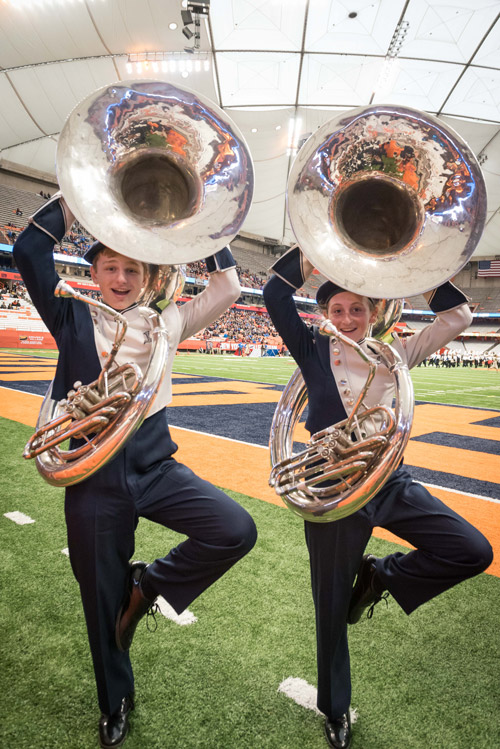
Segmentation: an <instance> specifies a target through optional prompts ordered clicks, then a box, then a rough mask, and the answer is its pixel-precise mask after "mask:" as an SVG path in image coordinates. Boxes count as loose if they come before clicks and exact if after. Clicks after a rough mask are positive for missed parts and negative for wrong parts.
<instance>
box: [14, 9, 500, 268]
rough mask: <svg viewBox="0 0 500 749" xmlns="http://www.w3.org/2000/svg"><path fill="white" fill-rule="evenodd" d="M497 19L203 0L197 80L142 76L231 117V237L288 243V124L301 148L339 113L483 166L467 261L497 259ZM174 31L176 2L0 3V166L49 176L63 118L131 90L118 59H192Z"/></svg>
mask: <svg viewBox="0 0 500 749" xmlns="http://www.w3.org/2000/svg"><path fill="white" fill-rule="evenodd" d="M499 14H500V0H439V1H438V2H436V1H433V0H212V2H211V8H210V17H209V21H208V22H207V20H206V19H205V18H203V19H202V20H201V29H200V30H201V39H200V52H201V53H202V54H203V53H205V56H206V55H208V57H209V59H210V62H211V65H210V70H209V71H208V72H207V71H205V70H203V66H202V70H201V71H199V72H190V73H189V74H188V76H187V77H186V78H184V77H182V76H181V72H179V71H177V72H175V73H172V72H168V73H162V72H161V68H160V72H158V73H156V72H154V73H153V71H152V68H151V66H150V68H149V70H145V71H144V75H145V77H148V78H152V77H153V78H156V79H160V80H161V79H165V80H170V81H172V82H173V83H176V84H178V85H180V86H187V87H189V88H191V89H194V90H196V91H198V92H200V93H202V94H204V95H206V96H208V97H209V98H211V99H212V100H213V101H215V102H216V103H217V104H219V106H221V107H223V108H224V109H225V110H226V111H227V112H228V114H230V116H231V117H232V118H233V119H234V121H235V122H236V123H237V124H238V126H239V127H240V129H241V130H242V132H243V134H244V136H245V138H246V140H247V143H248V145H249V148H250V151H251V153H252V157H253V159H254V165H255V173H256V190H255V194H254V202H253V205H252V208H251V210H250V213H249V215H248V217H247V220H246V222H245V224H244V226H243V227H242V229H243V231H246V232H249V233H252V234H256V235H259V236H264V237H270V238H274V239H276V240H278V241H280V242H284V243H289V242H292V241H293V235H292V233H291V229H290V225H289V223H288V221H287V218H286V200H285V193H286V181H287V175H288V172H289V169H290V163H291V159H292V158H293V155H291V154H290V153H289V149H288V148H287V146H288V138H289V123H290V120H291V118H294V117H295V118H297V119H299V121H300V123H301V124H300V132H299V133H298V134H299V135H300V136H304V135H306V134H308V133H312V132H314V131H315V130H316V129H317V127H319V126H320V125H321V124H323V123H324V122H325V121H327V120H328V119H330V118H331V117H332V116H333V115H334V114H336V112H338V111H339V110H348V109H351V108H353V107H358V106H365V105H369V104H379V103H384V104H394V105H400V106H411V107H416V108H417V109H421V110H424V111H427V112H430V113H432V114H435V115H437V116H438V117H440V118H441V119H442V120H443V121H444V122H445V123H448V124H449V125H451V126H452V127H453V128H454V129H455V130H457V131H458V132H459V133H460V134H461V135H462V137H464V138H465V140H467V141H468V143H469V145H470V146H471V148H472V149H473V151H474V152H475V153H476V154H477V155H479V158H480V162H481V163H482V164H483V172H484V176H485V180H486V183H487V189H488V222H487V226H486V229H485V232H484V234H483V238H482V239H481V242H480V244H479V246H478V248H477V249H476V252H475V257H483V258H484V257H493V256H495V255H496V254H500V248H499V237H500V210H499V206H500V180H499V179H498V177H499V173H500V136H499V130H500V69H499V68H500V65H499V62H500V20H499ZM172 23H176V24H177V28H176V29H171V28H169V25H170V24H172ZM182 25H183V24H182V21H181V2H180V0H3V2H2V4H1V5H0V100H1V101H2V107H1V111H0V158H1V159H3V160H5V161H9V162H13V163H15V164H20V165H23V166H26V167H30V168H32V169H36V170H40V171H43V172H49V173H52V174H54V173H55V149H56V143H57V137H58V133H59V132H60V130H61V127H62V125H63V123H64V121H65V119H66V117H67V116H68V114H69V112H70V111H71V110H72V109H73V107H74V106H75V105H76V104H77V103H78V101H80V100H81V99H82V98H84V97H85V96H86V95H88V94H89V93H90V92H92V91H94V90H95V89H97V88H99V87H101V86H104V85H107V84H109V83H112V82H114V81H116V80H119V79H121V80H127V79H129V78H131V77H137V74H136V72H135V70H134V73H133V75H132V76H131V75H130V74H129V73H127V69H126V63H127V60H128V57H127V56H128V55H129V54H130V53H145V52H148V53H153V52H163V53H170V54H171V55H173V56H174V57H176V59H177V61H179V60H180V59H181V57H183V58H185V59H186V58H188V57H189V58H190V59H193V56H192V55H186V54H185V53H184V48H185V46H188V47H192V41H189V42H188V41H187V40H186V38H185V36H184V35H183V34H182ZM398 27H399V29H400V31H399V34H398V31H397V29H398ZM191 28H193V27H191ZM396 53H397V54H396ZM395 54H396V56H394V55H395Z"/></svg>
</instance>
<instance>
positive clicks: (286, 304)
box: [264, 246, 314, 363]
mask: <svg viewBox="0 0 500 749" xmlns="http://www.w3.org/2000/svg"><path fill="white" fill-rule="evenodd" d="M271 270H272V272H273V275H272V276H271V278H270V279H269V280H268V282H267V283H266V285H265V286H264V301H265V303H266V307H267V311H268V312H269V315H270V317H271V320H272V321H273V323H274V327H275V328H276V330H277V331H278V333H279V334H280V336H281V337H282V338H283V341H284V342H285V344H286V346H287V348H288V350H289V351H290V353H291V355H292V356H293V358H294V359H295V361H297V362H299V363H300V361H301V359H302V358H304V357H305V356H307V353H308V351H309V350H310V348H311V346H313V345H314V344H313V337H312V334H311V331H310V329H309V327H308V326H307V325H306V324H305V323H304V322H303V321H302V319H301V318H300V316H299V313H298V312H297V308H296V306H295V302H294V301H293V295H294V293H295V291H296V290H297V289H298V288H300V287H301V286H302V285H303V283H304V282H305V281H306V279H307V277H308V276H309V275H310V273H311V272H312V270H313V267H312V265H311V264H310V263H309V261H308V260H307V259H306V258H305V257H304V255H303V254H302V252H301V251H300V248H299V247H298V246H296V247H292V249H290V250H288V252H286V253H285V254H284V255H282V257H280V258H279V260H277V261H276V262H275V263H274V265H273V266H272V267H271Z"/></svg>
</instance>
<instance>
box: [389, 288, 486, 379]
mask: <svg viewBox="0 0 500 749" xmlns="http://www.w3.org/2000/svg"><path fill="white" fill-rule="evenodd" d="M424 296H425V298H426V300H427V302H428V304H429V307H430V308H431V310H432V311H433V312H434V313H435V314H436V319H435V320H434V321H433V322H432V323H430V324H429V325H427V326H426V327H425V328H423V329H422V330H419V331H418V332H417V333H415V334H414V335H412V336H411V337H409V338H405V339H404V340H403V341H402V345H403V348H404V349H405V351H406V359H407V362H408V366H409V367H410V369H411V368H412V367H414V366H416V365H417V364H419V362H421V361H423V360H424V359H425V358H426V357H427V356H429V355H430V354H433V353H434V352H435V351H437V350H438V349H440V348H442V347H443V346H446V345H447V344H448V343H450V341H452V340H453V339H454V338H456V336H457V335H460V333H462V332H463V331H464V330H465V329H466V328H467V327H468V326H469V325H470V324H471V322H472V313H471V311H470V309H469V307H468V304H467V301H468V300H467V297H466V296H465V294H464V293H463V292H462V291H460V289H458V288H457V287H456V286H454V285H453V284H452V283H451V282H450V281H447V282H446V283H444V284H443V285H442V286H438V288H437V289H433V290H432V291H429V292H427V293H426V294H424Z"/></svg>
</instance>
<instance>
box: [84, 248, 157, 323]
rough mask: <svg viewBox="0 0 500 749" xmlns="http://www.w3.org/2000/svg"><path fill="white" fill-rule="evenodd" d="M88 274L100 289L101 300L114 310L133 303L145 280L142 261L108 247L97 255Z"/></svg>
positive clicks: (122, 308)
mask: <svg viewBox="0 0 500 749" xmlns="http://www.w3.org/2000/svg"><path fill="white" fill-rule="evenodd" d="M90 275H91V277H92V280H93V282H94V283H96V284H97V285H98V286H99V288H100V290H101V294H102V300H103V302H104V303H105V304H107V305H108V306H109V307H112V308H113V309H115V310H124V309H127V307H130V306H131V305H132V304H134V302H136V301H137V299H138V298H139V295H140V293H141V291H142V289H143V287H144V284H145V282H146V271H145V268H144V265H143V263H141V262H139V260H133V259H132V258H129V257H125V255H120V254H119V253H118V252H114V251H113V250H110V249H108V248H106V249H105V250H102V252H100V253H99V254H98V255H97V257H96V258H95V260H94V262H93V264H92V266H91V268H90Z"/></svg>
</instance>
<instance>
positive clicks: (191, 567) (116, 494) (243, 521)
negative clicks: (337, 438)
mask: <svg viewBox="0 0 500 749" xmlns="http://www.w3.org/2000/svg"><path fill="white" fill-rule="evenodd" d="M72 220H73V217H72V216H71V214H70V212H69V209H68V207H67V205H66V203H65V201H64V199H63V198H62V197H60V196H54V197H53V198H52V199H51V200H50V201H49V202H48V203H46V204H45V205H44V206H43V207H42V208H41V209H40V210H39V211H38V212H37V213H36V214H35V215H34V216H33V217H32V218H31V219H30V223H29V225H28V227H27V228H26V229H25V230H24V231H23V232H22V234H21V235H20V236H19V238H18V240H17V242H16V244H15V247H14V257H15V261H16V263H17V267H18V268H19V270H20V272H21V275H22V277H23V280H24V282H25V284H26V286H27V289H28V291H29V294H30V296H31V299H32V301H33V303H34V304H35V306H36V307H37V309H38V311H39V312H40V315H41V317H42V319H43V320H44V322H45V324H46V325H47V327H48V328H49V330H50V332H51V333H52V335H53V336H54V338H55V339H56V342H57V345H58V348H59V360H58V365H57V371H56V376H55V380H54V389H53V397H54V398H55V399H56V400H60V399H62V398H64V397H65V396H66V394H67V392H68V391H69V390H70V389H71V388H72V387H73V383H74V382H75V381H77V380H79V381H81V382H83V383H89V382H93V381H94V380H96V378H97V377H98V376H99V374H100V372H101V367H102V365H103V363H104V361H105V360H106V358H107V356H108V352H109V351H110V350H111V347H112V345H113V340H114V336H115V327H116V326H115V322H114V318H113V317H111V316H110V314H108V313H107V312H105V311H103V310H102V309H100V308H96V307H90V306H89V305H87V304H85V303H83V302H81V301H79V300H76V299H73V298H56V297H55V296H54V289H55V287H56V285H57V283H58V281H59V277H58V276H57V273H56V270H55V266H54V259H53V248H54V244H55V242H56V241H57V242H60V240H61V239H62V237H63V236H64V234H65V233H66V232H67V231H68V230H69V227H70V225H71V223H72ZM85 259H86V260H88V262H90V263H91V264H92V267H91V275H92V279H93V280H94V282H95V283H96V284H97V285H98V286H99V288H100V291H101V294H102V298H103V301H104V303H105V304H107V305H108V306H109V307H112V308H113V309H114V310H118V311H119V312H120V313H121V314H122V315H123V316H124V317H125V318H126V320H127V323H128V328H127V334H126V338H125V339H124V341H123V343H122V345H121V347H120V350H119V352H118V355H117V363H118V364H124V363H126V362H136V363H137V364H139V366H141V368H142V367H144V366H145V365H146V364H147V362H148V360H149V356H150V351H151V345H152V343H151V340H150V336H149V335H148V333H149V329H147V328H148V323H147V322H146V321H145V320H144V318H143V317H142V316H141V314H139V311H138V309H139V306H138V303H137V300H138V298H139V296H140V294H141V293H142V290H143V287H144V286H145V284H146V281H147V275H148V266H147V265H146V264H144V263H142V262H139V261H137V260H133V259H131V258H129V257H125V256H124V255H121V254H119V253H117V252H114V251H113V250H111V249H109V248H107V247H105V246H103V245H102V244H101V243H99V242H96V243H94V245H92V247H91V248H90V250H88V252H87V254H86V255H85ZM206 264H207V270H208V272H209V274H210V282H209V284H208V286H207V288H206V289H205V290H204V291H203V293H201V294H199V295H198V296H197V297H196V298H195V299H194V300H192V301H191V302H188V303H187V304H185V305H183V306H182V307H177V306H176V305H175V304H174V303H170V304H168V305H167V306H166V307H165V308H164V309H163V311H162V312H161V315H162V318H163V321H164V323H165V327H166V328H167V331H168V336H169V350H168V361H167V371H166V375H165V377H164V379H163V382H162V384H161V385H160V388H159V390H158V392H157V394H156V396H155V398H154V401H153V402H152V404H151V406H150V408H149V411H148V416H147V418H146V419H145V420H144V422H143V424H142V426H141V427H140V428H139V429H138V430H137V431H136V432H135V434H134V435H133V436H132V437H131V438H130V440H129V441H128V442H126V444H125V447H123V448H122V449H121V451H120V452H118V454H117V455H116V456H115V457H114V458H113V459H112V460H110V461H109V462H108V463H106V464H105V465H104V466H103V467H102V468H101V469H100V470H99V471H97V473H95V474H93V475H92V476H89V477H88V478H87V479H85V480H83V481H81V482H80V483H77V484H75V485H73V486H69V487H68V488H67V489H66V500H65V513H66V523H67V528H68V545H69V553H70V560H71V565H72V568H73V572H74V574H75V577H76V579H77V581H78V584H79V586H80V592H81V598H82V602H83V608H84V612H85V619H86V623H87V631H88V638H89V643H90V649H91V653H92V659H93V665H94V672H95V678H96V684H97V695H98V701H99V706H100V708H101V712H102V716H101V720H100V723H99V740H100V744H101V746H103V747H114V746H119V745H121V744H122V743H123V741H124V740H125V738H126V735H127V732H128V719H129V713H130V711H131V710H132V709H133V707H134V678H133V673H132V666H131V662H130V656H129V648H130V645H131V643H132V638H133V636H134V632H135V629H136V627H137V624H138V622H139V620H140V619H141V618H142V617H143V616H144V615H145V613H146V612H147V611H148V609H149V608H150V607H151V606H152V604H153V603H154V601H155V599H156V598H157V596H159V595H162V596H163V597H164V598H165V599H166V600H167V601H168V602H169V603H170V605H171V606H172V607H173V608H174V609H175V611H177V612H178V613H180V612H181V611H183V610H184V609H185V608H186V607H187V606H188V605H189V604H190V603H191V602H192V601H193V600H194V599H195V598H196V597H197V596H199V595H200V593H202V592H203V591H204V590H205V589H206V588H208V586H210V585H212V583H214V582H215V581H216V580H217V579H218V578H219V577H221V575H223V574H224V573H225V572H226V571H227V570H228V569H229V568H230V567H232V565H233V564H235V562H237V561H238V560H239V559H241V558H242V557H243V556H244V555H245V554H246V553H247V552H248V551H250V549H251V548H252V546H253V545H254V543H255V540H256V529H255V525H254V523H253V520H252V518H251V517H250V515H249V514H248V513H247V512H246V511H245V510H243V509H242V508H241V507H240V505H238V504H237V503H236V502H234V501H233V500H232V499H230V497H228V496H227V495H226V494H224V493H223V492H221V491H220V490H218V489H216V488H215V487H214V486H212V485H211V484H210V483H208V482H207V481H204V480H202V479H201V478H199V477H198V476H197V475H196V474H194V473H193V472H192V471H191V470H190V469H189V468H187V467H186V466H184V465H182V464H181V463H178V462H177V461H176V459H175V457H174V453H175V452H176V450H177V445H176V444H175V443H174V442H173V440H172V438H171V435H170V431H169V427H168V423H167V413H166V405H167V404H168V403H169V401H170V400H171V392H172V384H171V379H172V378H171V373H172V364H173V359H174V356H175V352H176V349H177V346H178V344H179V343H180V341H182V340H184V339H186V338H189V337H190V336H192V335H194V334H195V333H196V332H198V331H199V330H200V329H201V328H203V327H205V326H206V325H208V324H210V323H212V322H213V321H214V320H215V319H216V318H217V317H219V315H221V314H222V313H223V312H224V311H225V310H226V309H227V308H228V307H229V306H230V305H231V304H232V303H233V302H234V301H235V300H236V299H237V298H238V296H239V293H240V286H239V281H238V276H237V274H236V270H235V263H234V261H233V258H232V255H231V252H230V250H229V248H225V249H223V250H221V251H220V252H218V253H216V255H213V256H211V257H210V258H208V259H207V261H206ZM143 371H144V370H143ZM140 517H145V518H149V519H150V520H152V521H154V522H156V523H160V524H162V525H164V526H166V527H168V528H171V529H173V530H175V531H178V532H179V533H182V534H185V535H186V536H187V539H186V540H185V541H183V542H182V543H180V544H179V545H178V546H176V547H175V548H173V549H171V550H170V551H169V552H168V553H167V554H166V556H164V557H162V558H159V559H155V560H153V561H152V562H151V563H150V564H146V563H145V562H134V563H131V562H130V559H131V558H132V555H133V553H134V532H135V528H136V526H137V523H138V520H139V518H140Z"/></svg>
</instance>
